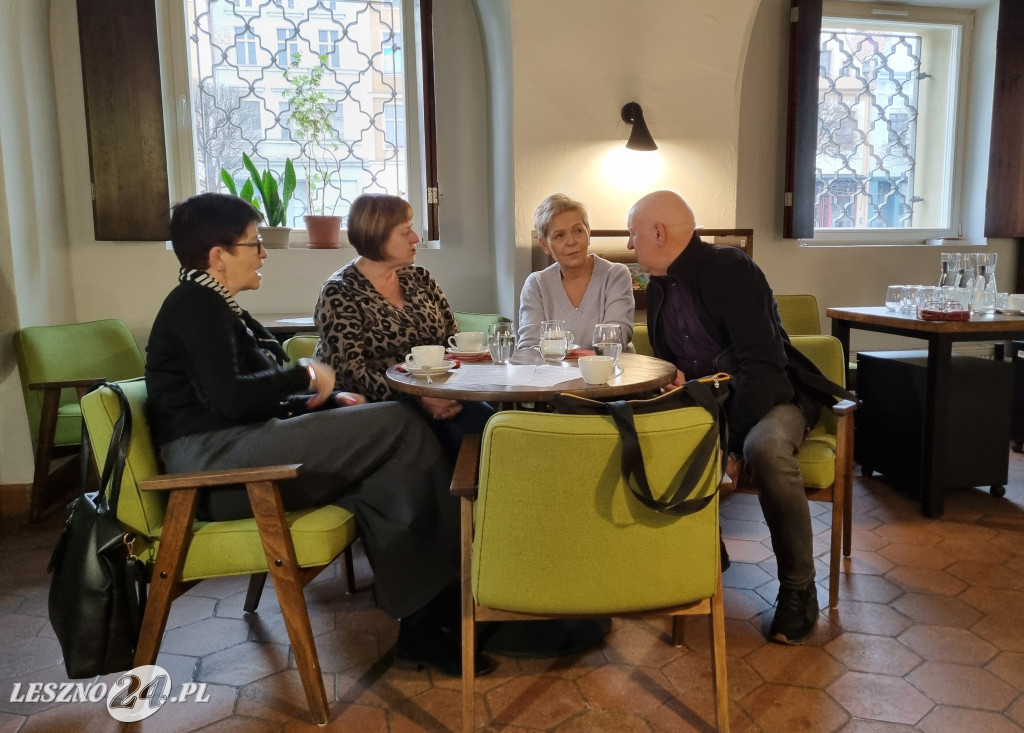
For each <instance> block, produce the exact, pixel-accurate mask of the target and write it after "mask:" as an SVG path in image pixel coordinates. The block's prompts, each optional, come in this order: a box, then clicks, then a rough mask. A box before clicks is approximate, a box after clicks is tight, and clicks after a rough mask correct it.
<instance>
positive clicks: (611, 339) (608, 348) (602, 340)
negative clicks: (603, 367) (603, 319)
mask: <svg viewBox="0 0 1024 733" xmlns="http://www.w3.org/2000/svg"><path fill="white" fill-rule="evenodd" d="M594 353H595V354H597V355H598V356H612V357H615V363H616V364H618V363H619V355H620V354H622V328H620V327H619V324H617V323H598V324H597V325H596V326H594Z"/></svg>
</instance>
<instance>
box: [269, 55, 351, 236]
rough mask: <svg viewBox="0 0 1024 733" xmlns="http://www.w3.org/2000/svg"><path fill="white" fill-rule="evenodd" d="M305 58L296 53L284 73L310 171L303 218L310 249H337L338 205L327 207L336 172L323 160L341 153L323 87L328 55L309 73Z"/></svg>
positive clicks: (291, 116)
mask: <svg viewBox="0 0 1024 733" xmlns="http://www.w3.org/2000/svg"><path fill="white" fill-rule="evenodd" d="M301 59H302V57H301V56H300V55H299V54H297V53H295V54H292V63H291V66H290V67H289V68H288V69H286V70H285V72H284V78H285V79H286V80H287V81H288V83H289V84H290V85H291V88H290V89H286V90H285V91H284V93H283V96H284V98H285V99H286V100H288V103H289V105H290V109H289V122H290V125H291V128H292V131H293V132H294V133H295V134H296V135H297V136H298V137H299V138H301V139H302V140H304V141H305V142H303V143H302V156H303V164H302V165H303V168H304V169H305V172H306V191H307V201H308V202H309V213H308V214H306V216H304V217H303V219H304V221H305V222H306V232H307V233H308V235H309V246H310V247H313V248H335V247H337V246H338V241H339V239H340V238H341V217H340V216H334V204H332V205H331V206H330V207H328V206H327V188H328V184H329V183H330V181H331V174H332V172H333V171H332V169H331V167H330V166H328V165H327V164H326V162H325V160H324V157H323V156H324V155H326V156H327V157H330V158H334V157H335V155H334V152H335V150H337V143H336V142H335V140H334V137H333V136H334V128H333V127H331V121H332V112H333V111H334V109H333V104H332V103H331V101H330V99H328V97H327V96H326V95H325V94H324V93H323V90H322V89H321V88H320V85H321V83H322V81H323V76H324V73H325V72H326V71H327V55H326V54H320V55H319V56H318V59H319V63H318V64H317V66H316V67H314V68H312V69H308V70H303V69H301V68H299V63H300V61H301ZM335 203H336V202H335Z"/></svg>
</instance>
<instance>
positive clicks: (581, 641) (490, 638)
mask: <svg viewBox="0 0 1024 733" xmlns="http://www.w3.org/2000/svg"><path fill="white" fill-rule="evenodd" d="M484 363H485V364H487V365H488V366H494V365H492V364H491V363H490V362H489V361H487V362H484ZM512 363H513V364H520V365H531V364H532V365H537V366H540V365H545V364H547V365H561V366H564V367H571V366H576V360H574V359H568V360H565V361H563V362H545V361H544V359H542V358H541V355H540V352H539V351H538V350H537V349H524V350H522V351H517V352H516V353H515V354H514V355H513V357H512ZM619 365H620V367H621V369H620V370H619V371H618V373H617V374H616V375H615V376H614V377H613V378H612V379H611V380H610V381H609V382H608V383H607V384H587V383H586V382H584V381H583V378H582V377H576V376H575V375H572V378H570V379H567V380H566V381H564V382H559V383H558V384H555V385H552V386H550V387H541V386H535V385H515V384H512V385H509V384H486V383H484V384H467V383H464V382H462V381H459V382H458V383H455V384H448V380H449V379H450V378H451V374H452V372H446V373H444V374H442V375H440V376H433V375H432V376H431V378H430V381H429V382H428V381H427V380H426V378H425V377H421V376H413V375H412V374H409V373H408V372H406V371H404V368H403V369H402V370H399V368H398V366H397V365H396V366H393V367H391V368H390V369H388V371H387V374H386V378H387V380H388V383H389V384H390V385H391V387H392V388H393V389H395V390H397V391H399V392H405V393H407V394H412V395H417V396H420V397H442V398H447V399H453V400H467V401H471V402H473V401H475V402H490V403H492V404H494V405H495V406H497V407H499V408H500V407H501V406H504V405H507V404H510V403H511V404H522V403H531V402H546V401H547V400H549V399H550V398H551V397H552V396H554V395H556V394H559V393H562V392H569V393H572V394H577V395H582V396H585V397H590V398H592V399H609V398H614V397H627V396H630V395H637V394H642V393H644V392H650V391H652V390H656V389H658V388H659V387H664V386H665V385H666V384H669V383H670V382H671V381H672V380H673V379H675V376H676V367H675V365H674V364H672V363H670V362H667V361H662V360H661V359H656V358H654V357H653V356H644V355H641V354H622V355H621V356H620V357H619ZM472 366H473V364H472V363H469V364H463V365H462V366H460V367H459V368H460V369H465V368H467V367H470V368H471V367H472ZM611 626H612V623H611V619H610V618H580V619H552V620H546V621H491V622H487V623H481V624H479V628H478V633H477V636H478V638H479V640H480V646H481V648H482V649H483V650H484V651H489V652H492V653H495V654H504V655H507V656H514V657H557V656H563V655H566V654H575V653H577V652H580V651H583V650H585V649H589V648H590V647H593V646H596V645H597V644H599V643H600V642H601V641H602V640H603V639H604V637H605V636H607V634H608V632H609V631H611Z"/></svg>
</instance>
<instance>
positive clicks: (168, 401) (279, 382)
mask: <svg viewBox="0 0 1024 733" xmlns="http://www.w3.org/2000/svg"><path fill="white" fill-rule="evenodd" d="M254 325H255V327H256V328H257V329H258V330H260V331H261V332H263V333H261V334H260V335H264V333H265V331H264V330H263V329H262V327H261V326H259V324H256V323H255V322H254ZM308 385H309V374H308V372H307V371H306V370H305V369H304V368H303V367H293V368H287V369H282V368H281V367H280V366H278V364H277V361H276V360H275V358H274V357H273V355H272V354H270V353H268V352H267V351H266V350H264V349H263V348H261V347H260V345H259V344H258V343H257V341H256V338H255V337H254V335H253V333H252V332H251V331H250V330H249V329H247V328H246V326H245V324H243V323H242V321H241V320H240V319H239V317H238V316H237V315H236V314H235V313H234V311H232V310H231V307H230V306H229V305H228V304H227V302H226V301H225V300H224V298H223V297H221V296H220V294H218V293H217V292H215V291H213V290H211V289H210V288H207V287H204V286H202V285H197V284H196V283H191V282H183V283H180V284H179V285H178V286H177V287H176V288H174V290H172V291H171V292H170V293H169V294H168V296H167V298H166V299H165V300H164V302H163V305H162V306H161V307H160V311H159V313H157V316H156V320H155V321H154V323H153V330H152V332H151V333H150V336H149V344H148V345H147V347H146V388H147V392H148V413H149V419H150V425H151V427H152V430H153V437H154V440H155V442H156V443H157V445H162V444H164V443H167V442H169V441H171V440H174V439H176V438H180V437H182V436H184V435H191V434H193V433H205V432H209V431H211V430H220V429H223V428H228V427H232V426H235V425H243V424H247V423H254V422H262V421H264V420H268V419H270V418H272V417H285V416H286V415H287V414H288V412H289V405H288V404H287V400H288V398H289V396H290V395H293V394H295V393H299V392H303V391H305V390H306V388H307V387H308ZM303 399H304V398H303Z"/></svg>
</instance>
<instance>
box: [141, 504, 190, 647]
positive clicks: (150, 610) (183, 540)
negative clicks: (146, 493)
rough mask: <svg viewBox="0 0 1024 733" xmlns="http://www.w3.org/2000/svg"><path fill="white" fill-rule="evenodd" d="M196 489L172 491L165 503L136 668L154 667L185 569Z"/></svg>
mask: <svg viewBox="0 0 1024 733" xmlns="http://www.w3.org/2000/svg"><path fill="white" fill-rule="evenodd" d="M198 499H199V491H198V489H182V490H179V491H172V492H171V497H170V499H168V501H167V514H166V517H167V521H166V523H165V524H164V529H163V532H162V533H161V535H160V551H159V552H158V553H157V556H156V565H155V566H154V568H153V577H152V579H151V580H150V583H149V598H148V599H147V600H146V614H145V616H143V618H142V631H141V633H140V634H139V645H138V647H136V649H135V666H136V667H138V666H141V665H143V664H156V657H157V654H158V653H159V652H160V642H161V641H162V640H163V635H164V628H165V627H166V626H167V615H168V614H169V613H170V611H171V601H173V600H174V599H175V598H176V597H177V595H178V588H179V586H180V581H181V569H182V568H183V567H184V566H185V554H186V552H187V551H188V545H189V540H190V538H191V534H192V517H193V516H195V511H196V503H197V501H198Z"/></svg>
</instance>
